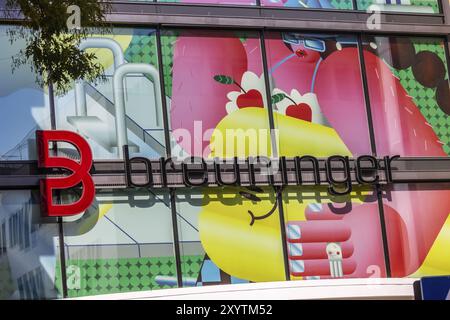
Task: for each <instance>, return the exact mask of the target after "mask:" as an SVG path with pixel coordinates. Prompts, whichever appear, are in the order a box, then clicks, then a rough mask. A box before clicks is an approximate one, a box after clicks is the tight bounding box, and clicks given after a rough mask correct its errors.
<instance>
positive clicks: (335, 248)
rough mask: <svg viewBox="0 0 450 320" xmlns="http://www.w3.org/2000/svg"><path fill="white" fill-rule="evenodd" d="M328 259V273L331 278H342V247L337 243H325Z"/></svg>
mask: <svg viewBox="0 0 450 320" xmlns="http://www.w3.org/2000/svg"><path fill="white" fill-rule="evenodd" d="M327 254H328V260H329V261H330V273H331V277H332V278H342V277H343V276H344V272H343V271H342V248H341V246H340V245H339V244H338V243H329V244H328V245H327Z"/></svg>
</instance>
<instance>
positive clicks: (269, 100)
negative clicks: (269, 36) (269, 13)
mask: <svg viewBox="0 0 450 320" xmlns="http://www.w3.org/2000/svg"><path fill="white" fill-rule="evenodd" d="M259 34H260V43H261V55H262V63H263V72H264V84H265V89H266V98H267V104H268V105H267V112H268V116H269V125H270V137H271V142H272V144H271V146H272V157H274V158H278V156H279V155H278V145H277V141H276V139H275V137H276V135H275V134H274V133H275V120H274V116H273V105H272V88H271V85H270V80H269V77H270V75H269V67H268V63H267V50H266V40H265V34H264V30H261V31H260V33H259ZM275 192H276V201H277V202H278V215H279V218H280V230H281V245H282V250H283V264H284V272H285V277H286V280H287V281H289V280H290V279H291V276H290V270H289V256H288V251H287V239H286V220H285V217H284V208H283V194H282V188H279V187H277V188H275Z"/></svg>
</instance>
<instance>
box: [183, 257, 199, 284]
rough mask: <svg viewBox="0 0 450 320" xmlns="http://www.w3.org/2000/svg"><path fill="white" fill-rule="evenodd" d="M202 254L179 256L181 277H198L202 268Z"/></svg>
mask: <svg viewBox="0 0 450 320" xmlns="http://www.w3.org/2000/svg"><path fill="white" fill-rule="evenodd" d="M203 260H204V256H181V272H182V273H183V278H195V279H197V278H198V275H199V274H200V270H201V269H202V264H203Z"/></svg>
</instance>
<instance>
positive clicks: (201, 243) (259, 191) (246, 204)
mask: <svg viewBox="0 0 450 320" xmlns="http://www.w3.org/2000/svg"><path fill="white" fill-rule="evenodd" d="M177 211H178V225H179V232H180V241H181V255H182V271H183V278H184V282H185V285H186V286H208V285H218V284H239V283H249V282H269V281H283V280H286V278H285V271H284V262H283V249H282V244H281V227H280V220H279V219H280V218H279V211H278V203H277V201H276V196H275V193H274V191H273V188H258V187H253V188H252V187H227V188H224V189H220V188H212V189H208V190H206V189H205V190H199V191H193V192H192V191H189V192H188V191H180V192H178V193H177Z"/></svg>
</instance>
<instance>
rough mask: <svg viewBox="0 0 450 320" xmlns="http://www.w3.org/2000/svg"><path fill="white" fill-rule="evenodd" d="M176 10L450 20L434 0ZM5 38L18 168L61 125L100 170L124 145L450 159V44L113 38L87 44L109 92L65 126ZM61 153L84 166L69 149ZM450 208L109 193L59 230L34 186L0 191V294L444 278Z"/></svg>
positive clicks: (216, 152) (249, 192)
mask: <svg viewBox="0 0 450 320" xmlns="http://www.w3.org/2000/svg"><path fill="white" fill-rule="evenodd" d="M164 2H170V1H164ZM174 2H175V1H174ZM180 2H184V3H189V4H191V3H194V4H219V5H249V6H257V5H262V6H267V7H269V6H270V7H289V8H300V9H301V8H316V9H324V10H325V9H339V10H353V9H358V10H366V9H367V8H369V6H370V5H371V4H374V5H377V6H379V7H380V8H381V10H383V11H403V12H415V13H424V14H425V13H426V14H428V13H429V14H433V13H439V6H437V2H435V1H403V0H402V1H397V2H395V3H394V2H389V1H384V2H383V1H381V2H380V1H374V2H370V1H359V0H358V1H356V2H353V1H338V0H335V1H303V2H302V1H266V0H263V1H261V2H259V1H258V2H255V1H198V0H197V1H180ZM353 3H355V4H356V5H357V8H354V7H353ZM8 28H13V26H2V27H1V28H0V43H2V44H3V47H4V53H3V54H2V56H1V58H0V70H2V77H1V79H0V82H1V83H2V86H0V105H1V106H2V107H3V108H4V109H5V110H6V109H8V110H11V111H13V112H5V113H4V116H2V117H1V118H0V123H1V126H0V128H1V129H0V130H2V132H3V133H4V136H3V137H4V138H2V139H1V143H0V160H1V161H2V162H4V163H6V162H5V161H35V160H36V159H37V154H36V147H35V144H36V142H35V137H34V135H35V131H36V130H42V129H45V130H50V129H51V126H50V119H51V116H54V117H55V118H56V129H58V130H68V131H72V132H77V133H79V134H81V135H82V136H83V137H85V138H86V139H87V141H88V142H89V145H90V147H91V149H92V151H93V155H94V159H95V160H96V161H99V160H103V161H104V160H114V161H117V160H120V159H121V154H120V150H119V147H120V145H119V142H118V138H117V137H118V136H119V135H120V134H123V136H124V137H125V138H126V141H127V143H128V145H129V148H130V153H131V156H133V157H146V158H150V159H159V158H160V157H173V158H174V159H177V160H183V159H186V158H188V157H194V156H195V157H203V158H205V159H214V158H219V159H229V158H233V157H239V158H246V157H249V156H255V157H256V156H260V157H262V156H265V157H279V156H285V157H296V156H302V155H309V156H314V157H317V158H326V157H330V156H335V155H339V156H344V157H345V156H347V157H350V158H356V157H358V156H361V155H375V156H378V157H383V156H387V155H400V156H402V157H448V155H449V154H450V140H449V136H450V134H449V132H450V116H449V115H450V107H449V101H450V100H449V76H448V60H447V59H448V58H449V57H448V54H447V51H446V49H445V46H446V45H447V43H446V41H445V39H444V38H440V37H425V36H422V37H419V36H394V35H386V34H384V35H376V34H364V35H361V34H358V33H343V34H340V33H336V32H330V33H327V34H324V33H318V32H307V31H305V30H302V31H299V30H283V31H276V30H269V31H264V32H263V31H242V30H237V29H235V30H234V29H213V30H212V29H207V28H197V29H189V28H161V29H159V30H158V29H155V27H152V26H142V27H134V28H132V27H114V28H112V32H111V34H102V35H92V36H90V37H89V38H88V39H86V40H85V41H84V43H82V46H83V47H84V49H85V50H88V51H89V52H93V53H95V54H96V56H97V59H98V61H99V62H100V63H101V64H102V65H103V66H104V69H105V76H106V80H105V81H103V82H99V83H87V82H84V81H78V82H76V83H74V85H73V88H71V89H70V90H69V92H68V93H67V94H65V95H64V96H59V97H55V113H54V114H52V113H51V112H50V107H49V101H50V97H49V94H48V89H47V88H40V87H39V86H37V85H36V84H35V81H34V78H35V75H34V74H32V72H30V71H29V69H27V68H24V69H19V70H15V71H14V72H12V70H11V60H10V57H11V56H13V55H14V54H17V53H18V52H19V50H20V49H21V46H22V47H23V43H20V42H16V43H15V44H14V45H10V43H9V38H8V35H7V30H8ZM118 108H124V110H125V115H124V117H123V119H119V116H118V115H117V110H118ZM122 120H123V121H124V123H125V124H126V128H125V129H124V132H118V129H117V128H118V125H117V124H118V121H122ZM252 130H253V131H256V132H257V133H256V136H255V139H256V140H251V138H252V137H251V134H252ZM230 131H231V132H233V135H232V136H229V135H228V132H230ZM5 133H7V134H5ZM252 142H253V143H252ZM58 152H59V153H60V154H62V155H64V156H67V157H72V158H76V157H77V152H76V150H75V149H74V148H73V147H70V146H68V145H67V144H58ZM3 165H5V164H3V163H2V166H3ZM2 169H3V167H2ZM449 196H450V187H449V186H448V184H441V185H439V186H428V185H419V184H408V185H397V184H393V185H391V184H389V185H387V186H378V185H377V186H373V187H371V186H358V187H354V188H353V191H352V192H351V193H350V194H349V195H347V196H333V195H330V193H329V190H327V188H326V187H322V186H301V187H286V188H278V187H256V186H247V187H245V186H242V187H235V186H227V187H223V188H219V187H217V188H203V187H199V188H192V189H188V188H177V189H171V190H169V189H167V190H166V189H164V190H159V191H156V190H153V189H145V188H141V189H133V190H130V189H114V188H113V187H112V186H111V187H105V188H100V189H98V190H97V194H96V197H95V201H94V203H93V205H92V206H91V207H90V209H88V210H87V211H86V212H85V213H83V214H80V215H78V216H75V217H71V218H64V220H63V221H62V222H61V221H60V222H57V221H56V220H52V219H44V218H42V217H41V212H40V207H39V204H40V197H39V194H38V191H37V190H20V191H12V190H10V191H1V192H0V203H1V205H0V298H3V299H54V298H61V297H63V296H67V297H82V296H91V295H99V294H108V293H119V292H130V291H144V290H157V289H162V288H176V287H179V286H180V285H181V286H183V287H194V286H206V285H216V284H239V283H250V282H266V281H285V280H312V279H331V278H368V277H409V276H422V275H441V274H448V273H449V272H450V265H449V264H448V261H450V257H449V256H448V249H447V248H448V247H449V246H450V241H449V234H450V230H449V228H450V220H449V213H450V201H448V200H446V199H449V198H450V197H449ZM63 198H64V197H63ZM66 198H69V199H70V196H67V197H66ZM60 243H63V245H64V248H63V249H62V248H60ZM62 255H64V257H63V258H64V260H63V261H61V258H60V257H61V256H62ZM64 267H65V270H62V268H64ZM63 271H64V272H63ZM179 272H180V273H181V274H179ZM63 282H64V285H63ZM65 288H66V289H67V294H66V293H65V292H64V291H65Z"/></svg>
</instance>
